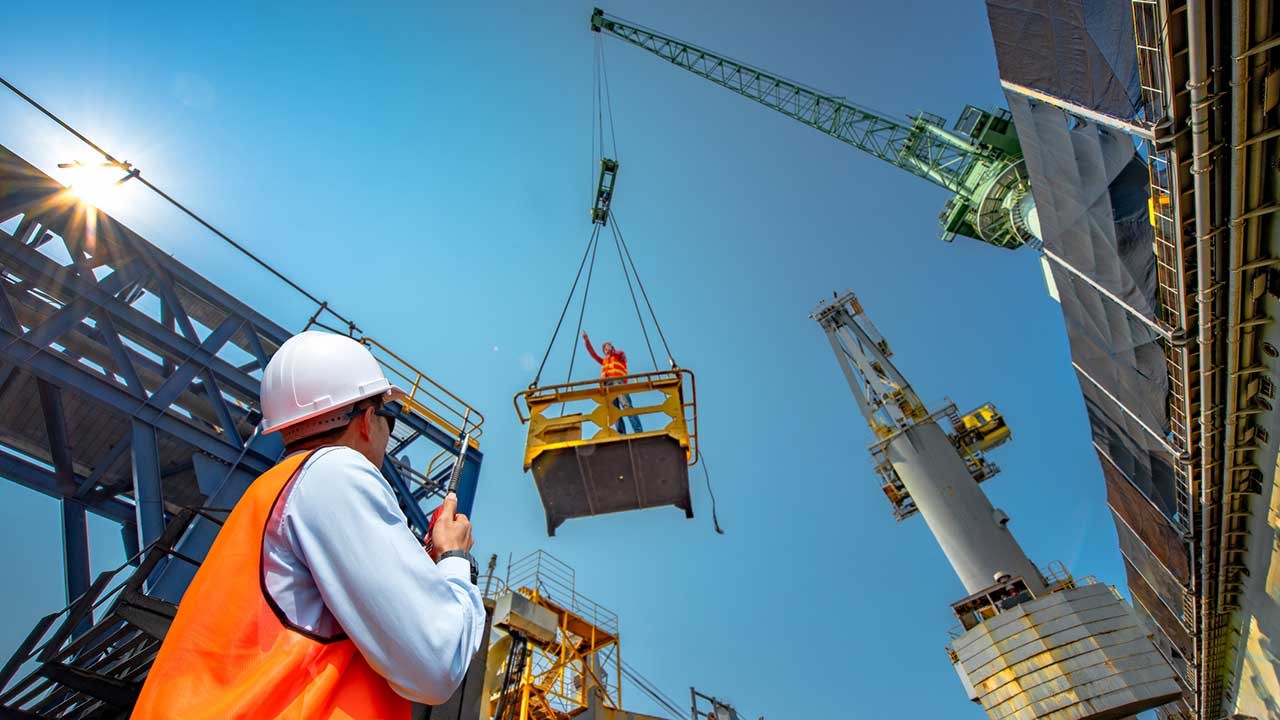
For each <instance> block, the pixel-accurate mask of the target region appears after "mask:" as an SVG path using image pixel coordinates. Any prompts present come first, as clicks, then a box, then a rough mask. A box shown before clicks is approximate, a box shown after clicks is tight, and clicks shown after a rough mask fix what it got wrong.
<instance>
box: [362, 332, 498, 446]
mask: <svg viewBox="0 0 1280 720" xmlns="http://www.w3.org/2000/svg"><path fill="white" fill-rule="evenodd" d="M359 340H360V342H361V343H363V344H364V345H366V346H368V347H369V348H370V350H374V349H376V350H378V351H379V352H375V353H374V357H375V358H376V359H377V361H378V364H379V365H382V367H383V368H385V369H386V370H388V371H390V372H391V373H392V374H393V375H395V376H397V377H399V378H400V379H402V380H404V384H405V385H407V386H409V388H411V389H409V390H408V393H409V395H408V397H406V398H405V399H404V401H403V402H402V404H403V405H404V406H405V409H406V410H410V411H413V412H416V413H417V414H419V415H421V416H423V417H425V418H426V419H427V420H429V421H431V422H432V423H434V424H436V425H439V426H440V427H442V428H444V429H445V430H447V431H449V433H450V434H452V435H454V436H455V437H459V438H461V437H463V436H464V435H467V434H470V436H471V440H470V441H469V443H468V444H469V445H470V446H471V447H472V448H475V449H477V450H478V449H479V448H480V443H479V438H480V436H481V434H482V433H483V430H482V429H481V426H482V425H483V424H484V415H483V414H482V413H481V412H480V411H479V410H476V409H475V408H474V407H472V406H471V405H469V404H468V403H467V402H466V401H465V400H463V399H462V398H460V397H458V396H457V395H455V394H453V393H452V392H450V391H449V389H448V388H446V387H445V386H443V385H441V384H440V383H438V382H436V381H435V380H433V379H432V378H431V376H430V375H427V374H426V373H424V372H422V371H421V370H419V369H418V368H416V367H414V366H413V364H412V363H410V362H409V361H408V360H405V359H404V358H402V357H400V356H399V355H397V354H396V353H394V352H392V351H391V349H390V348H388V347H387V346H386V345H383V344H382V343H380V342H378V341H377V340H374V339H373V338H371V337H368V336H365V337H362V338H360V339H359ZM380 353H381V354H382V355H385V356H387V357H389V358H391V359H392V360H394V361H395V363H398V364H399V366H397V365H396V364H394V363H391V362H388V361H387V360H386V359H385V358H384V357H381V356H380ZM431 388H434V389H435V390H438V391H439V392H440V393H443V394H444V395H445V396H446V397H444V398H442V397H440V396H439V395H437V394H436V393H434V392H432V391H431ZM423 398H425V399H426V400H428V401H430V402H431V404H432V407H428V403H427V402H424V400H423ZM446 398H447V399H446ZM451 401H452V402H451ZM446 416H447V417H446Z"/></svg>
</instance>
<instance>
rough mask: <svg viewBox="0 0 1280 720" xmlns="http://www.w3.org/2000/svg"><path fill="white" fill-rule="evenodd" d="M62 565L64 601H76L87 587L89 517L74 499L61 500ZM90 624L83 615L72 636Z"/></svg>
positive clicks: (80, 633)
mask: <svg viewBox="0 0 1280 720" xmlns="http://www.w3.org/2000/svg"><path fill="white" fill-rule="evenodd" d="M62 564H63V574H64V577H65V578H66V586H67V604H68V605H70V604H71V603H72V602H75V599H76V598H78V597H80V596H81V595H83V594H84V593H85V591H87V590H88V589H89V583H90V582H92V580H91V578H90V575H89V520H88V518H87V517H86V516H85V509H84V506H83V505H81V504H80V503H78V502H76V501H74V500H67V499H66V498H63V500H62ZM92 625H93V618H91V617H90V618H86V619H85V621H84V622H81V623H80V624H79V625H77V626H76V629H75V632H74V634H75V636H77V637H79V636H80V635H83V634H84V633H85V632H86V631H88V629H89V628H90V627H91V626H92Z"/></svg>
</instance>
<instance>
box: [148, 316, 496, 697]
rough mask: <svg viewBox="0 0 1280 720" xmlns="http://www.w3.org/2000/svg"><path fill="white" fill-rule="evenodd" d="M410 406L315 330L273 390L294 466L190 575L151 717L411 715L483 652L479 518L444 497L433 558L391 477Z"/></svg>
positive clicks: (288, 346) (288, 465)
mask: <svg viewBox="0 0 1280 720" xmlns="http://www.w3.org/2000/svg"><path fill="white" fill-rule="evenodd" d="M404 396H405V393H404V391H402V390H400V389H399V388H396V387H394V386H392V385H391V384H390V383H389V382H387V379H386V377H385V376H384V375H383V374H382V370H381V368H380V367H379V366H378V363H377V361H376V360H374V358H373V356H372V355H371V354H370V353H369V351H368V350H367V349H365V347H364V346H363V345H361V344H360V343H358V342H356V341H355V340H352V339H350V338H347V337H344V336H341V335H333V334H329V333H321V332H304V333H301V334H299V335H296V336H294V337H292V338H290V339H289V340H288V341H286V342H285V343H284V344H283V345H281V346H280V350H279V351H278V352H276V354H275V356H273V357H272V358H271V362H270V363H268V364H267V367H266V370H265V371H264V373H263V378H262V411H263V416H264V417H263V425H264V427H263V432H265V433H271V432H279V433H280V434H281V435H282V436H283V439H284V443H285V458H284V459H283V460H282V461H281V462H280V463H279V464H278V465H276V466H275V467H274V468H272V469H270V470H268V471H267V472H266V473H265V474H263V475H262V476H261V477H259V478H258V479H256V480H254V481H253V483H252V484H251V485H250V486H249V489H248V490H246V491H245V493H244V496H243V497H242V498H241V499H240V501H239V502H238V503H237V504H236V507H235V509H234V510H233V511H232V512H231V515H230V517H228V518H227V521H226V523H225V524H224V525H223V527H222V529H221V531H220V532H219V533H218V536H217V539H216V540H215V541H214V543H213V547H212V548H211V549H210V550H209V554H208V556H207V557H206V558H205V561H204V563H203V564H202V565H201V566H200V569H199V570H198V571H197V572H196V575H195V578H194V579H193V580H192V581H191V585H190V586H189V587H188V589H187V591H186V594H185V596H184V597H183V599H182V603H181V604H180V605H179V606H178V614H177V617H176V618H174V621H173V624H172V626H171V627H170V629H169V632H168V635H167V636H166V637H165V640H164V644H163V645H162V646H161V648H160V651H159V654H158V655H157V656H156V660H155V663H154V665H153V666H152V668H151V671H150V673H149V674H148V676H147V680H146V684H145V685H144V686H143V688H142V694H141V696H140V697H139V698H138V702H137V704H136V706H135V708H134V712H133V718H134V719H135V720H138V719H140V718H141V719H143V720H152V719H154V720H161V719H163V720H169V719H170V718H186V719H187V720H191V719H194V718H200V719H205V718H207V719H209V720H212V719H214V718H218V719H219V720H222V719H225V718H291V719H292V718H298V719H301V718H308V719H310V718H405V720H408V718H409V717H410V714H411V707H410V701H414V702H419V703H424V704H427V705H439V704H441V703H443V702H444V701H445V700H446V699H448V698H449V696H450V695H451V694H452V693H453V691H454V690H455V689H457V687H458V686H459V685H460V684H461V682H462V679H463V676H464V675H465V673H466V671H467V665H468V663H469V662H470V660H471V657H472V655H474V654H475V652H476V650H477V649H478V648H479V646H480V642H481V639H482V638H481V636H482V634H483V632H484V619H485V611H484V604H483V601H482V599H481V597H480V592H479V591H478V590H477V589H476V587H475V586H474V585H472V584H471V582H470V577H471V572H472V567H473V565H474V560H473V559H472V558H471V556H470V554H469V551H470V550H471V546H472V542H473V540H472V537H471V524H470V522H469V521H468V520H467V518H466V516H464V515H457V514H456V511H457V504H458V500H457V497H456V496H454V495H453V494H450V495H449V496H448V497H447V498H446V499H445V505H444V511H443V512H442V513H441V515H440V517H439V519H438V520H437V521H436V523H435V525H434V528H433V530H432V535H431V537H432V542H433V549H432V554H431V556H428V555H427V553H426V552H425V551H424V549H423V546H422V545H421V544H420V543H419V542H418V540H417V539H416V538H415V537H414V535H413V533H412V532H411V531H410V530H409V527H408V525H407V524H406V520H405V516H404V513H403V512H402V511H401V510H400V507H399V505H398V504H397V502H396V496H395V494H394V493H393V492H392V490H391V488H390V487H389V486H388V484H387V482H386V481H385V480H384V479H383V477H382V475H381V473H379V471H378V468H379V467H380V466H381V465H382V460H383V455H384V453H385V450H386V447H387V438H388V437H389V436H390V434H391V431H392V428H393V427H394V426H395V419H396V414H395V412H394V411H392V410H391V409H389V408H386V407H385V405H386V403H388V402H391V401H393V400H397V399H400V398H402V397H404Z"/></svg>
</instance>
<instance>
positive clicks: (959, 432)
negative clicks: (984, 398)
mask: <svg viewBox="0 0 1280 720" xmlns="http://www.w3.org/2000/svg"><path fill="white" fill-rule="evenodd" d="M954 429H955V442H956V445H957V446H963V447H965V448H968V449H971V450H978V451H981V452H986V451H988V450H991V449H992V448H995V447H998V446H1000V445H1003V444H1004V443H1006V442H1008V441H1009V439H1010V438H1011V437H1012V436H1013V434H1012V431H1010V430H1009V425H1008V424H1006V423H1005V421H1004V416H1003V415H1001V414H1000V413H999V412H997V411H996V406H995V405H992V404H991V403H986V404H984V405H981V406H979V407H978V408H977V409H976V410H971V411H969V412H967V413H965V414H964V415H963V416H961V418H960V423H959V424H958V425H954Z"/></svg>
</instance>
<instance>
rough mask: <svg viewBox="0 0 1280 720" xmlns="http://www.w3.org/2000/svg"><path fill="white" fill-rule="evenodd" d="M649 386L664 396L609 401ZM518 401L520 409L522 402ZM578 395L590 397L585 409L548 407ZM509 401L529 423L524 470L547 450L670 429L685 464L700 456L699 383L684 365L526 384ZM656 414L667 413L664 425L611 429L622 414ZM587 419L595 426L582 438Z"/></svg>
mask: <svg viewBox="0 0 1280 720" xmlns="http://www.w3.org/2000/svg"><path fill="white" fill-rule="evenodd" d="M651 391H656V392H660V393H662V398H663V399H662V402H660V403H658V404H653V405H636V406H634V407H631V408H626V409H620V408H617V407H614V405H613V401H614V400H616V399H617V398H619V397H621V396H622V395H635V394H638V393H644V392H651ZM521 401H523V402H524V405H525V407H524V409H522V408H521V407H520V403H521ZM581 401H586V402H588V403H590V407H591V409H590V410H589V411H588V412H568V413H564V414H559V415H557V414H555V413H554V412H553V410H552V408H553V407H554V406H555V405H560V406H561V412H562V413H563V412H564V408H565V407H566V405H567V404H568V403H574V402H581ZM512 403H513V404H514V405H515V407H516V414H517V415H518V416H519V417H520V422H522V423H528V425H529V435H528V440H527V441H526V443H525V451H524V469H525V470H528V469H529V468H530V467H532V465H533V461H534V458H536V457H538V455H540V454H542V453H543V452H546V451H549V450H559V449H562V448H571V447H578V446H582V445H592V444H597V443H602V442H610V441H615V440H623V439H626V438H637V437H656V436H661V435H669V436H671V437H672V438H674V439H675V440H676V441H677V442H678V443H680V446H681V447H683V448H684V450H685V456H686V458H687V459H688V464H689V465H691V466H692V465H695V464H697V462H698V446H697V438H698V408H697V386H696V385H695V382H694V377H693V373H692V372H691V371H689V370H685V369H683V368H677V369H674V370H661V371H657V372H649V373H638V374H635V375H627V376H625V377H621V378H609V381H608V382H606V381H605V378H598V379H595V380H583V381H579V382H573V383H564V384H560V385H546V386H543V387H537V388H530V389H528V390H526V391H524V392H521V393H518V394H517V395H516V396H515V397H514V398H513V399H512ZM659 414H660V415H665V416H666V417H667V424H666V426H665V427H662V428H658V429H655V430H647V431H645V432H641V433H634V434H630V435H624V434H622V433H619V432H618V431H617V430H615V429H614V425H615V424H617V422H618V421H619V420H620V419H622V418H624V417H627V416H629V415H646V416H647V417H646V420H647V419H648V418H649V417H655V416H657V415H659ZM588 422H589V423H592V424H594V425H595V426H596V427H597V428H599V429H598V430H596V432H595V433H593V434H592V435H591V436H590V437H586V438H584V437H583V425H584V424H585V423H588Z"/></svg>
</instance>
